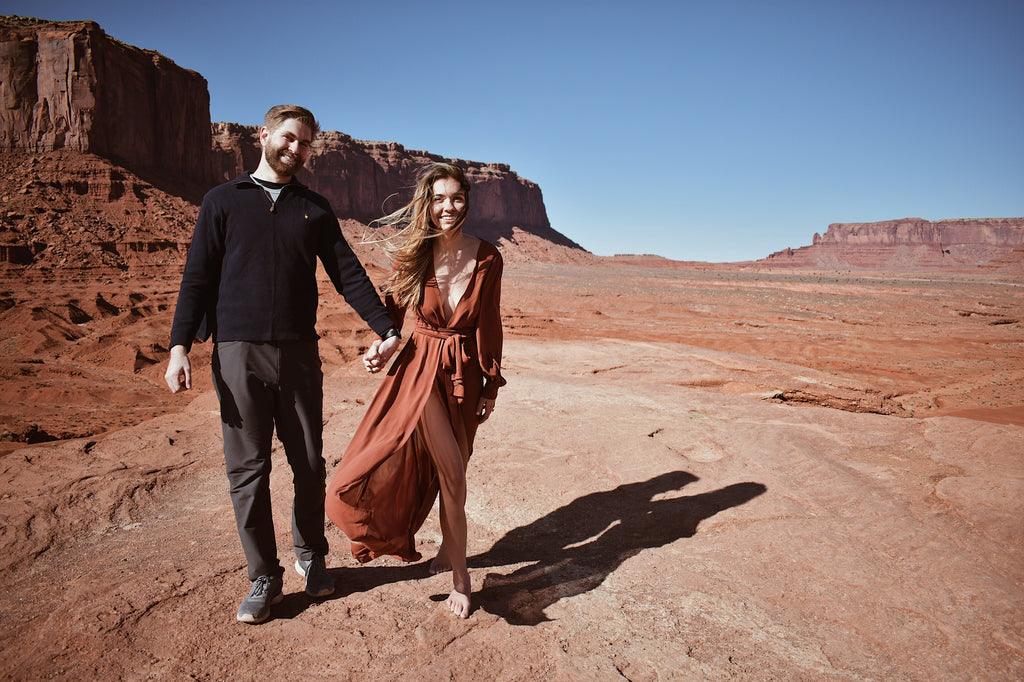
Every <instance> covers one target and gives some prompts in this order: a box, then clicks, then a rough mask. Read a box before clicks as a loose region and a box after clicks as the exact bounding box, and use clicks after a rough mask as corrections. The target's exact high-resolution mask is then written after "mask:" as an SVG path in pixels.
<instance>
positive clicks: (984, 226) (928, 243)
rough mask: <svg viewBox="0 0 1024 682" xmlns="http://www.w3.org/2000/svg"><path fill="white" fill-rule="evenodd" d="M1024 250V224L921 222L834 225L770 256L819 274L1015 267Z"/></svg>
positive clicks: (1012, 221)
mask: <svg viewBox="0 0 1024 682" xmlns="http://www.w3.org/2000/svg"><path fill="white" fill-rule="evenodd" d="M1022 246H1024V218H964V219H957V220H937V221H928V220H924V219H922V218H904V219H902V220H886V221H883V222H877V223H833V224H831V225H829V226H828V230H826V232H825V234H824V235H820V234H815V235H814V240H813V242H812V245H811V246H805V247H801V248H799V249H785V250H783V251H778V252H776V253H773V254H772V255H770V256H769V257H768V258H767V259H765V260H764V261H760V262H766V263H768V264H770V265H773V266H792V267H816V268H848V267H856V268H883V269H885V268H892V269H906V268H938V267H941V268H974V267H978V266H983V265H987V264H990V263H1000V262H1003V263H1006V264H1007V266H1008V267H1009V266H1013V267H1016V264H1019V259H1015V258H1013V257H1012V254H1013V253H1014V251H1015V249H1019V248H1020V247H1022Z"/></svg>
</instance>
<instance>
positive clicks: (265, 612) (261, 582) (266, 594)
mask: <svg viewBox="0 0 1024 682" xmlns="http://www.w3.org/2000/svg"><path fill="white" fill-rule="evenodd" d="M282 584H283V582H282V580H281V576H278V575H261V576H260V577H259V578H256V580H253V581H252V589H251V590H249V596H248V597H246V598H245V601H243V602H242V605H241V606H239V607H238V616H236V617H237V618H238V620H240V621H242V622H243V623H252V624H253V625H255V624H256V623H262V622H263V621H265V620H266V619H267V618H270V607H271V605H273V604H277V603H279V602H280V601H281V600H282V599H284V595H283V594H282V593H281V587H282Z"/></svg>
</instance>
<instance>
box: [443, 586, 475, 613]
mask: <svg viewBox="0 0 1024 682" xmlns="http://www.w3.org/2000/svg"><path fill="white" fill-rule="evenodd" d="M447 603H448V608H449V609H451V612H452V613H454V614H455V615H456V616H458V617H459V618H469V612H470V611H472V610H473V603H472V601H471V600H470V598H469V595H468V594H463V593H462V592H459V591H458V590H452V593H451V594H450V595H448V602H447Z"/></svg>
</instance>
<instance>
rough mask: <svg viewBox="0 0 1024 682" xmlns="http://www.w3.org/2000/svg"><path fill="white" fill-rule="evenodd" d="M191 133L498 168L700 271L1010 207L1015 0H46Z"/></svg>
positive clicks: (1017, 128)
mask: <svg viewBox="0 0 1024 682" xmlns="http://www.w3.org/2000/svg"><path fill="white" fill-rule="evenodd" d="M0 14H21V15H25V16H36V17H41V18H46V19H56V20H68V19H92V20H94V21H96V22H98V23H99V24H100V26H102V27H103V29H104V30H105V31H106V32H107V33H108V34H109V35H111V36H113V37H115V38H117V39H119V40H122V41H124V42H126V43H129V44H132V45H135V46H138V47H143V48H148V49H152V50H157V51H159V52H161V53H162V54H164V55H165V56H167V57H169V58H170V59H172V60H173V61H175V62H176V63H177V64H179V65H180V66H183V67H186V68H189V69H193V70H195V71H198V72H199V73H201V74H202V75H203V76H204V77H205V78H206V79H207V81H208V83H209V90H210V108H211V117H212V119H213V120H214V121H234V122H238V123H245V124H257V123H259V122H260V120H261V119H262V115H263V113H264V112H265V111H266V109H268V108H269V107H270V106H272V105H273V104H278V103H281V102H294V103H298V104H303V105H304V106H307V107H309V108H310V109H312V110H313V112H314V113H315V114H316V115H317V117H318V118H319V119H320V122H321V125H322V127H323V128H324V129H325V130H340V131H342V132H345V133H347V134H349V135H352V136H353V137H355V138H358V139H363V140H394V141H397V142H399V143H401V144H403V145H405V146H406V147H407V148H410V149H423V150H428V151H430V152H433V153H436V154H441V155H444V156H449V157H456V158H463V159H472V160H475V161H486V162H502V163H508V164H509V165H510V166H511V167H512V169H513V170H514V171H516V172H517V173H519V175H521V176H522V177H525V178H527V179H529V180H532V181H533V182H536V183H537V184H539V185H540V187H541V190H542V191H543V193H544V201H545V205H546V206H547V210H548V216H549V218H550V219H551V224H552V226H553V227H554V228H555V229H557V230H559V231H560V232H562V233H563V234H565V235H567V236H568V237H570V238H571V239H573V240H575V241H577V242H578V243H580V244H581V245H583V246H584V247H585V248H587V249H589V250H590V251H593V252H594V253H597V254H600V255H612V254H615V253H655V254H659V255H662V256H666V257H669V258H675V259H679V260H701V261H711V262H724V261H739V260H749V259H756V258H762V257H764V256H767V255H768V254H769V253H772V252H774V251H777V250H780V249H784V248H786V247H794V248H795V247H799V246H805V245H807V244H810V243H811V240H812V237H813V235H814V233H815V232H820V233H823V232H824V231H825V230H826V229H827V227H828V224H829V223H831V222H870V221H878V220H888V219H893V218H903V217H921V218H927V219H929V220H938V219H943V218H976V217H1018V216H1024V40H1022V39H1021V36H1022V35H1024V0H963V1H962V2H952V1H944V0H933V1H925V0H907V1H903V0H885V1H878V2H875V1H873V0H864V1H857V0H817V1H810V0H808V1H792V2H790V1H785V0H779V1H776V2H771V1H769V0H762V1H741V0H721V1H718V2H713V1H710V0H705V1H693V2H686V1H682V0H680V1H677V2H668V1H663V2H651V1H647V0H630V1H628V2H626V1H623V2H603V1H600V0H597V1H593V2H583V1H578V2H577V1H572V0H569V1H565V2H558V0H546V1H539V2H535V1H534V0H508V1H506V2H487V1H486V0H477V1H476V2H445V1H443V0H437V1H435V2H399V1H395V0H375V1H373V2H368V1H367V0H360V1H358V2H347V1H335V2H291V3H288V2H285V3H270V2H263V1H262V0H253V1H250V2H230V1H227V2H217V1H207V2H194V1H193V0H178V1H177V2H173V3H172V2H167V3H148V2H138V1H137V0H133V1H132V2H125V1H111V2H102V1H97V2H83V1H79V2H64V1H52V2H50V1H47V0H0Z"/></svg>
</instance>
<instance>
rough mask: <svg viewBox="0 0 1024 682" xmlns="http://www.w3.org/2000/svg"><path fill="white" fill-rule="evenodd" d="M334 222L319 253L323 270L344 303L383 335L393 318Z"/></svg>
mask: <svg viewBox="0 0 1024 682" xmlns="http://www.w3.org/2000/svg"><path fill="white" fill-rule="evenodd" d="M331 222H332V223H333V226H331V227H330V228H329V229H328V230H327V231H326V232H325V235H324V239H323V241H322V246H321V249H320V254H319V255H320V260H321V262H322V263H323V264H324V269H325V270H326V271H327V275H328V276H329V277H330V278H331V282H332V283H333V284H334V288H335V289H337V290H338V293H339V294H341V295H342V296H344V297H345V302H346V303H348V304H349V306H351V307H352V309H353V310H355V311H356V313H358V314H359V316H360V317H361V318H363V321H364V322H366V324H367V325H369V327H370V329H372V330H373V331H375V332H376V333H377V335H378V336H383V335H384V334H385V333H386V332H387V331H388V329H390V328H391V327H392V326H393V325H392V322H391V316H390V315H389V314H388V310H387V308H385V307H384V304H383V303H381V300H380V296H379V295H378V294H377V290H376V289H375V288H374V286H373V282H371V281H370V278H369V276H368V275H367V274H366V270H364V269H363V265H362V263H360V262H359V257H358V256H356V254H355V252H354V251H352V247H351V246H349V244H348V242H347V241H345V237H344V236H343V235H342V234H341V227H340V226H339V225H338V221H337V219H336V218H333V217H332V218H331Z"/></svg>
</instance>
